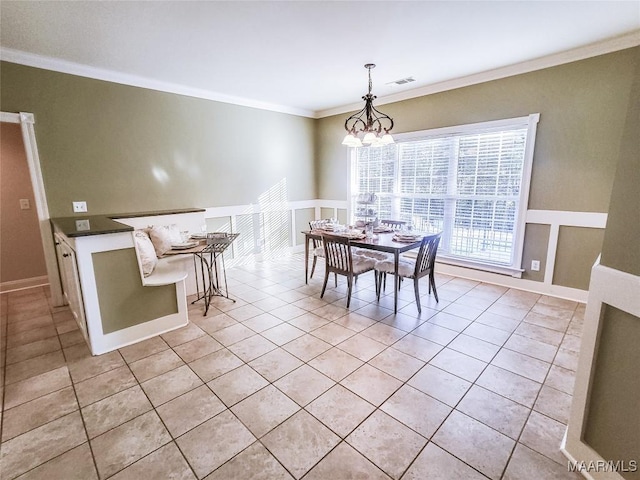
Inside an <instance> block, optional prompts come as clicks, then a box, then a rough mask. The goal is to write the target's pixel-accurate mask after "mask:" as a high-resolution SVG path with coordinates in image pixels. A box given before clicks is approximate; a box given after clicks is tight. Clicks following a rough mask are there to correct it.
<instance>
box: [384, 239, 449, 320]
mask: <svg viewBox="0 0 640 480" xmlns="http://www.w3.org/2000/svg"><path fill="white" fill-rule="evenodd" d="M441 235H442V233H436V234H435V235H428V236H426V237H424V238H423V239H422V243H421V244H420V250H419V251H418V256H417V257H416V261H415V263H413V262H408V261H406V260H402V261H400V262H399V263H398V276H399V277H400V278H401V279H402V278H411V279H413V289H414V291H415V294H416V305H417V306H418V313H422V307H421V305H420V288H419V283H418V281H419V280H420V279H421V278H422V277H425V276H427V275H428V276H429V293H431V289H432V288H433V296H434V297H435V299H436V302H438V301H439V300H438V292H437V291H436V281H435V278H434V275H433V274H434V271H433V270H434V265H435V261H436V253H437V251H438V245H439V244H440V236H441ZM375 271H376V293H377V297H378V300H380V291H381V290H382V275H383V274H384V275H386V274H391V275H393V274H394V273H395V262H394V261H393V260H383V261H378V262H376V265H375Z"/></svg>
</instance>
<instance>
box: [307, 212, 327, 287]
mask: <svg viewBox="0 0 640 480" xmlns="http://www.w3.org/2000/svg"><path fill="white" fill-rule="evenodd" d="M325 223H326V220H312V221H310V222H309V228H310V229H311V230H317V229H319V228H322V227H323V226H324V225H325ZM311 247H312V249H313V264H312V265H311V273H310V274H309V278H313V272H315V270H316V263H318V257H321V258H324V246H323V245H322V240H317V239H315V238H312V239H311Z"/></svg>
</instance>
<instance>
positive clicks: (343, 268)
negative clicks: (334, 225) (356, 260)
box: [322, 234, 353, 275]
mask: <svg viewBox="0 0 640 480" xmlns="http://www.w3.org/2000/svg"><path fill="white" fill-rule="evenodd" d="M322 240H323V243H324V256H325V262H326V264H327V269H328V270H329V271H331V272H336V273H341V274H343V275H350V274H351V272H353V259H352V257H351V241H350V240H349V239H348V238H346V237H340V236H337V235H326V234H325V235H323V236H322Z"/></svg>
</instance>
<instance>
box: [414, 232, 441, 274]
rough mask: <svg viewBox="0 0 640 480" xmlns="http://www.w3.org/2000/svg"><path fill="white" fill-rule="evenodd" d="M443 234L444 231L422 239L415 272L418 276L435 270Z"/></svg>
mask: <svg viewBox="0 0 640 480" xmlns="http://www.w3.org/2000/svg"><path fill="white" fill-rule="evenodd" d="M441 236H442V232H440V233H436V234H434V235H428V236H426V237H424V238H423V239H422V244H421V245H420V250H419V251H418V258H416V270H415V273H414V276H415V277H416V278H420V277H422V276H424V275H426V274H427V273H429V272H431V271H432V270H433V266H434V264H435V262H436V253H437V252H438V245H439V244H440V237H441Z"/></svg>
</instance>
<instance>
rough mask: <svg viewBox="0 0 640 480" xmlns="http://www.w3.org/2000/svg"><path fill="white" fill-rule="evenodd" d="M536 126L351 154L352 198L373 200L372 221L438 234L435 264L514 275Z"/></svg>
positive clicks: (477, 130)
mask: <svg viewBox="0 0 640 480" xmlns="http://www.w3.org/2000/svg"><path fill="white" fill-rule="evenodd" d="M537 120H538V115H537V114H535V115H530V116H529V117H523V118H518V119H511V120H503V121H498V122H486V123H482V124H474V125H465V126H460V127H452V128H447V129H440V130H436V131H427V132H416V133H412V134H407V135H402V134H401V135H396V136H395V137H396V144H393V145H388V146H384V147H362V148H357V149H354V150H355V151H354V155H353V156H352V159H353V161H354V162H355V168H353V170H352V172H353V177H354V178H353V182H352V188H351V195H352V197H351V198H352V200H353V201H354V202H355V198H356V196H357V195H358V194H360V193H375V194H376V195H377V197H378V205H376V207H377V210H378V218H380V219H396V220H404V221H407V222H411V223H412V224H413V225H414V227H415V228H416V229H417V230H421V231H425V232H436V231H441V232H442V235H443V236H442V241H441V243H440V248H439V251H438V253H439V256H441V257H442V256H444V257H449V258H458V259H461V260H465V261H470V262H472V263H473V262H477V263H480V264H488V265H496V266H501V267H508V268H511V269H514V270H519V268H520V261H521V257H522V237H523V233H524V232H523V230H524V218H523V217H524V214H523V213H524V211H525V210H526V201H527V197H528V185H529V179H530V178H529V177H530V172H531V158H532V156H533V148H532V146H533V141H534V137H535V128H536V124H537ZM353 205H355V203H354V204H352V206H353ZM352 212H355V209H354V208H352Z"/></svg>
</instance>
